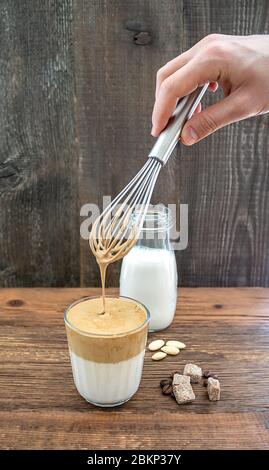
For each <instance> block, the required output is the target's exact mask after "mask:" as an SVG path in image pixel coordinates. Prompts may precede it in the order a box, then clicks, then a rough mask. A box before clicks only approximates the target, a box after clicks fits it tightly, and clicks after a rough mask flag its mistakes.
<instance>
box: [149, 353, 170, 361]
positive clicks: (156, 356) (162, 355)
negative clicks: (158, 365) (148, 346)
mask: <svg viewBox="0 0 269 470" xmlns="http://www.w3.org/2000/svg"><path fill="white" fill-rule="evenodd" d="M166 356H167V354H166V353H165V352H161V351H158V352H156V353H155V354H153V356H151V359H152V360H153V361H161V360H162V359H164V358H165V357H166Z"/></svg>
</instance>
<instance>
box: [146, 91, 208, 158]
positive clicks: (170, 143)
mask: <svg viewBox="0 0 269 470" xmlns="http://www.w3.org/2000/svg"><path fill="white" fill-rule="evenodd" d="M208 85H209V84H208V83H206V84H205V85H204V86H203V87H201V88H197V90H195V91H193V92H192V93H191V94H190V95H187V96H184V98H182V99H181V100H179V102H178V104H177V107H176V109H175V111H174V113H173V114H172V116H171V118H170V119H169V121H168V124H167V126H166V128H165V129H164V130H163V131H162V132H161V134H160V135H159V137H158V139H157V140H156V142H155V144H154V146H153V148H152V150H151V152H150V154H149V158H156V159H157V160H159V162H160V163H161V164H162V165H165V164H166V162H167V160H168V158H169V157H170V155H171V153H172V152H173V150H174V148H175V146H176V144H177V143H178V140H179V138H180V134H181V131H182V129H183V126H184V124H185V122H186V121H187V120H188V119H190V118H191V116H192V115H193V113H194V111H195V109H196V107H197V105H198V104H199V103H200V101H201V99H202V97H203V96H204V94H205V92H206V90H207V88H208Z"/></svg>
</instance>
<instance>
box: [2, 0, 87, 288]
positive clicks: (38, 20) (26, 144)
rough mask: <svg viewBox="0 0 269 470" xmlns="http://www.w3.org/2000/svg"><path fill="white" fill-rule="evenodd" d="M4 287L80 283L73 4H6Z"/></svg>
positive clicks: (65, 0) (65, 1) (13, 0)
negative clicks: (74, 120)
mask: <svg viewBox="0 0 269 470" xmlns="http://www.w3.org/2000/svg"><path fill="white" fill-rule="evenodd" d="M0 31H1V34H0V64H1V65H0V84H1V86H0V100H1V110H0V285H1V286H14V285H17V286H22V285H24V286H32V285H50V286H58V285H71V286H72V285H75V284H76V283H78V281H79V230H78V227H79V209H78V208H77V207H76V205H77V169H76V167H77V158H76V151H75V134H74V126H73V119H74V78H75V77H74V72H73V55H72V54H73V50H72V1H71V0H61V1H59V2H57V1H54V0H48V1H46V2H44V1H43V0H34V1H19V2H17V1H16V0H11V1H10V0H7V1H5V0H4V1H3V0H2V1H1V15H0Z"/></svg>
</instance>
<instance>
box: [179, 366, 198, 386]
mask: <svg viewBox="0 0 269 470" xmlns="http://www.w3.org/2000/svg"><path fill="white" fill-rule="evenodd" d="M183 375H187V376H189V377H190V379H191V383H198V382H201V380H202V376H203V371H202V369H201V367H199V366H197V365H196V364H186V365H185V367H184V372H183Z"/></svg>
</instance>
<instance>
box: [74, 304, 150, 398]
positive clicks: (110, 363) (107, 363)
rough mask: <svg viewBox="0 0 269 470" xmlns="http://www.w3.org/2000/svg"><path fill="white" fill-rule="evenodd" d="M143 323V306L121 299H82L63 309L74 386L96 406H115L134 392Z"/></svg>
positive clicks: (144, 337)
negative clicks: (104, 306) (104, 305)
mask: <svg viewBox="0 0 269 470" xmlns="http://www.w3.org/2000/svg"><path fill="white" fill-rule="evenodd" d="M148 323H149V313H148V311H147V309H146V308H145V307H144V306H143V305H141V304H139V303H138V302H136V301H134V300H132V299H129V298H125V297H120V298H115V297H106V310H105V312H104V311H103V301H102V298H86V299H82V300H79V301H78V302H75V303H74V304H72V305H71V306H70V307H69V308H68V309H67V310H66V312H65V325H66V331H67V338H68V345H69V352H70V358H71V364H72V371H73V377H74V382H75V385H76V388H77V390H78V392H79V393H80V395H81V396H82V397H83V398H85V400H87V401H89V402H91V403H93V404H95V405H98V406H116V405H120V404H121V403H123V402H125V401H127V400H129V399H130V398H131V397H132V396H133V395H134V394H135V392H136V391H137V389H138V387H139V384H140V380H141V374H142V368H143V361H144V352H145V345H146V340H147V331H148Z"/></svg>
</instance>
